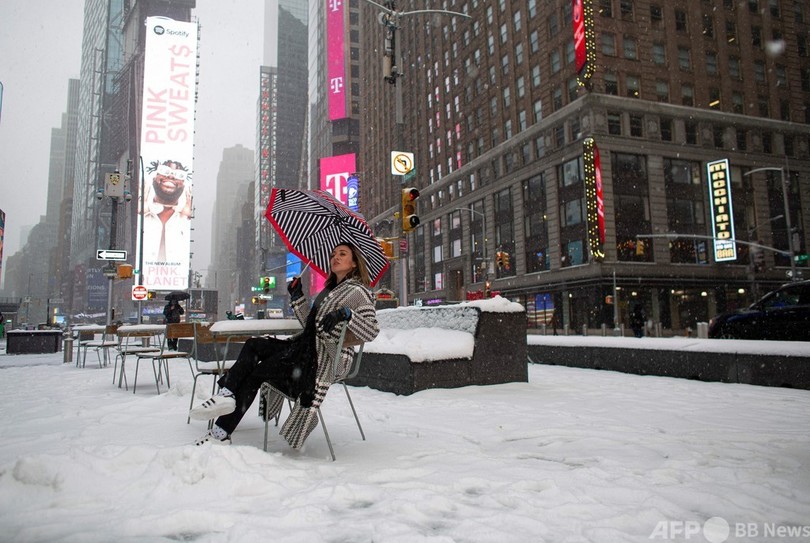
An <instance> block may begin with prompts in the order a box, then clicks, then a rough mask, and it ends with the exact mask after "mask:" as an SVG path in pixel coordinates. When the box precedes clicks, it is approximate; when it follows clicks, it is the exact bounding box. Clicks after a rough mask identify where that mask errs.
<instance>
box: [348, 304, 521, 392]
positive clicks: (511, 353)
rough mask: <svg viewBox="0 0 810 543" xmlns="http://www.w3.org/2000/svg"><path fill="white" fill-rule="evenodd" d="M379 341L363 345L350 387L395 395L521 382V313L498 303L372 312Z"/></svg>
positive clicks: (517, 307) (511, 305) (512, 307)
mask: <svg viewBox="0 0 810 543" xmlns="http://www.w3.org/2000/svg"><path fill="white" fill-rule="evenodd" d="M377 319H378V320H379V323H380V335H379V336H378V337H377V338H376V339H375V340H374V341H372V342H369V343H366V345H365V350H364V354H363V363H362V365H361V367H360V372H359V373H358V375H357V376H356V377H354V378H352V379H351V380H350V381H349V384H352V385H357V386H368V387H371V388H374V389H377V390H382V391H384V392H394V393H395V394H412V393H414V392H417V391H419V390H425V389H429V388H455V387H462V386H467V385H491V384H498V383H509V382H526V381H527V380H528V373H527V372H528V370H527V367H526V312H525V310H524V308H523V306H521V305H520V304H517V303H514V302H510V301H508V300H506V299H504V298H501V297H499V296H498V297H495V298H492V299H489V300H478V301H474V302H466V303H462V304H457V305H444V306H435V307H402V308H397V309H383V310H380V311H378V312H377Z"/></svg>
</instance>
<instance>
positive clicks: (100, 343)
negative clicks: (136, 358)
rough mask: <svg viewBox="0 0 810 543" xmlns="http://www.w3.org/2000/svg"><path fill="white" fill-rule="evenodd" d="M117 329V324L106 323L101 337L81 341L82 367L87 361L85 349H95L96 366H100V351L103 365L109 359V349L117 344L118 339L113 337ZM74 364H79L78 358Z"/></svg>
mask: <svg viewBox="0 0 810 543" xmlns="http://www.w3.org/2000/svg"><path fill="white" fill-rule="evenodd" d="M117 330H118V325H117V324H108V325H107V326H105V327H104V333H103V334H102V335H101V339H95V337H94V339H91V340H88V341H81V343H80V346H81V348H83V349H84V353H83V354H82V367H84V364H85V362H86V361H87V350H88V349H93V350H95V351H96V357H97V358H98V367H99V368H101V367H103V366H102V362H101V353H104V364H103V365H104V366H106V365H107V363H108V361H109V350H110V349H113V348H115V347H117V346H118V339H117V338H116V337H115V333H116V331H117ZM76 365H77V366H78V365H79V361H78V359H77V360H76Z"/></svg>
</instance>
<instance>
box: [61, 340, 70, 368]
mask: <svg viewBox="0 0 810 543" xmlns="http://www.w3.org/2000/svg"><path fill="white" fill-rule="evenodd" d="M62 351H63V354H62V363H64V364H68V363H70V362H73V338H72V337H70V336H66V337H65V339H63V340H62Z"/></svg>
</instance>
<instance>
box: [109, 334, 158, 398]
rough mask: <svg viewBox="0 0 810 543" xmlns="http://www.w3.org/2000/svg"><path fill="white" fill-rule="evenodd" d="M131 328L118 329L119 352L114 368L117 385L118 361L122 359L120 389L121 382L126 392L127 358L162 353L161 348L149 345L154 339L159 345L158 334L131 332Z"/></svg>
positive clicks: (119, 378)
mask: <svg viewBox="0 0 810 543" xmlns="http://www.w3.org/2000/svg"><path fill="white" fill-rule="evenodd" d="M129 328H133V327H129V326H122V327H120V328H119V329H118V352H117V353H116V355H115V365H114V366H113V384H115V374H116V373H117V372H118V359H119V358H120V359H121V373H120V374H119V375H118V388H121V381H123V382H124V387H125V389H126V390H129V385H128V384H127V373H126V367H125V365H126V361H127V356H129V355H138V354H143V353H157V352H160V347H158V346H157V345H150V344H149V343H151V340H153V339H154V340H155V342H156V343H157V341H158V340H159V339H160V335H159V334H158V333H156V332H155V331H154V330H146V329H134V330H130V329H129Z"/></svg>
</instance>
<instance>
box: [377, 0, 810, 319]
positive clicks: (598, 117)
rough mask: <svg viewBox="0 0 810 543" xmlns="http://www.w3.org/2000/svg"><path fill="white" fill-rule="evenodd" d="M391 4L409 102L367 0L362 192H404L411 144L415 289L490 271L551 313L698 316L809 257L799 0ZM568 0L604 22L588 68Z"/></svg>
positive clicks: (481, 284) (380, 212) (809, 158)
mask: <svg viewBox="0 0 810 543" xmlns="http://www.w3.org/2000/svg"><path fill="white" fill-rule="evenodd" d="M394 4H395V5H396V8H397V9H398V10H399V11H400V12H402V11H405V12H406V13H405V14H403V15H401V16H400V17H399V23H400V28H399V30H398V31H397V38H398V39H399V40H401V42H400V46H401V48H402V58H401V59H398V61H399V65H400V66H401V67H402V71H403V72H404V76H403V77H401V78H398V79H397V81H396V85H401V89H400V90H401V91H402V93H403V102H404V107H403V111H404V123H403V124H402V125H401V126H398V125H397V124H396V122H395V121H396V119H395V117H394V104H395V91H396V90H397V89H396V86H395V85H390V84H388V83H386V81H385V80H384V79H383V76H384V74H383V73H382V66H383V63H382V58H381V57H382V49H383V40H384V28H383V27H381V26H380V25H379V14H380V11H381V10H380V8H379V7H375V6H371V5H366V4H365V3H364V4H363V5H361V13H362V15H361V18H362V21H363V24H362V27H363V28H364V29H366V32H365V33H364V34H363V36H362V59H363V60H362V63H361V64H362V68H361V72H362V73H363V74H364V77H363V81H364V87H363V88H364V93H363V98H362V100H363V107H362V108H361V112H362V113H361V134H362V138H363V139H362V145H361V147H362V153H363V157H364V159H363V160H364V170H365V175H366V176H367V177H369V178H371V179H378V180H380V181H379V183H378V184H377V185H372V186H371V187H367V188H368V189H369V190H367V192H366V193H365V194H366V195H367V201H366V203H367V205H368V206H370V208H371V211H369V214H370V215H371V216H372V217H373V218H372V220H371V222H372V223H376V222H383V221H385V220H390V218H391V216H392V215H393V213H394V212H395V211H398V210H399V209H398V208H399V201H398V198H396V191H394V193H393V194H392V191H391V190H390V185H389V183H397V184H398V183H399V182H400V179H398V178H394V179H392V176H391V175H390V172H389V171H388V165H389V159H388V156H389V153H390V152H391V151H392V150H394V148H395V147H396V145H397V143H398V142H402V143H404V145H405V147H406V148H405V149H398V150H403V151H411V152H413V153H414V154H415V170H416V175H415V177H414V179H413V181H412V184H413V186H415V187H417V188H418V189H419V190H420V191H421V197H420V198H419V200H418V201H417V203H418V210H419V215H420V218H421V225H420V226H419V227H418V228H417V229H416V230H415V231H414V232H413V233H412V234H410V235H408V242H409V243H408V244H409V253H408V262H409V270H410V272H411V273H410V280H409V282H408V285H407V288H408V291H409V292H410V293H411V294H412V295H413V296H414V297H415V298H417V299H419V300H421V301H422V302H423V303H429V302H432V301H436V302H439V301H451V300H463V299H465V298H467V297H475V296H476V295H478V294H480V292H483V291H485V290H486V289H487V288H488V287H489V288H490V289H491V290H493V291H499V292H501V293H502V294H503V295H504V296H508V297H509V298H512V299H514V300H517V301H519V302H521V303H523V304H524V305H525V306H526V307H527V310H528V314H529V319H530V323H529V324H530V326H535V325H536V326H540V325H543V324H547V323H550V322H551V319H552V317H553V316H555V315H556V316H557V317H558V319H557V322H559V323H560V325H561V326H563V325H565V326H569V327H570V328H572V329H576V330H580V328H581V327H583V326H585V327H588V328H598V327H599V326H600V325H601V324H606V325H608V326H611V327H612V326H614V325H615V326H619V325H621V324H623V323H626V321H627V314H628V313H629V309H630V308H632V306H633V305H634V304H636V303H640V304H642V305H643V306H644V307H645V308H646V310H647V311H646V313H647V315H649V316H650V317H651V319H652V320H653V321H655V322H659V323H661V324H662V326H663V327H664V328H665V329H678V330H683V329H685V328H687V327H691V328H693V329H694V328H695V326H696V325H697V323H698V322H703V321H707V320H708V318H709V317H710V316H712V315H713V314H714V313H716V312H717V311H719V310H723V309H726V308H731V307H738V306H741V305H745V304H747V303H750V302H751V301H752V299H753V297H754V296H755V295H756V293H757V292H758V291H762V290H767V289H768V287H771V286H773V285H776V284H779V283H781V282H784V281H787V280H790V279H791V277H790V275H791V274H792V275H794V276H795V275H798V274H801V273H802V272H804V273H805V275H806V272H807V270H806V267H805V266H806V264H805V263H804V262H806V261H804V260H802V259H803V258H804V257H803V256H802V255H805V254H806V252H807V242H808V236H807V231H808V228H810V222H809V221H810V219H808V209H809V208H810V149H809V148H808V145H809V143H808V128H807V127H808V123H810V113H808V107H807V104H809V103H810V59H809V58H808V52H807V36H808V30H810V26H808V17H810V13H808V12H807V10H808V8H807V4H806V3H805V2H800V1H793V0H767V1H763V0H752V1H750V2H743V3H740V2H736V1H733V0H711V1H708V0H701V1H698V0H689V1H684V2H679V3H677V4H672V3H667V2H657V1H649V0H644V1H640V0H592V1H591V2H588V1H586V2H582V3H581V4H579V3H578V2H574V3H572V2H566V1H564V0H556V1H549V2H541V1H539V0H526V1H520V2H518V1H513V0H466V1H461V0H455V1H454V0H450V1H448V2H445V3H444V4H443V6H444V7H446V9H447V10H455V11H460V12H465V13H467V14H469V15H470V18H463V17H458V16H456V17H453V16H450V15H445V14H437V13H433V14H426V13H414V14H408V13H407V12H408V11H413V10H417V9H419V8H420V7H426V6H421V5H416V3H413V2H404V3H403V2H395V3H394ZM386 5H390V3H389V4H386ZM574 7H577V9H579V8H580V7H581V8H582V12H581V13H580V12H578V13H577V15H582V17H584V18H585V20H586V22H587V25H586V28H588V29H589V30H588V32H587V33H586V35H585V39H584V40H583V43H584V44H585V45H587V52H588V56H587V59H588V60H587V63H586V64H587V65H586V67H584V68H583V69H582V70H579V71H578V69H577V67H578V66H580V63H579V62H578V53H579V51H578V47H577V46H578V42H576V41H575V34H574V24H573V20H574V15H575V14H574V12H573V11H574ZM722 161H727V162H722ZM718 162H720V166H717V165H716V163H718ZM712 168H714V169H712ZM717 168H721V170H722V171H721V173H722V176H723V179H722V180H720V179H719V178H718V176H719V175H721V174H720V173H718V171H719V170H718V169H717ZM761 168H766V169H764V170H763V169H761ZM389 180H390V181H389ZM721 181H723V182H727V185H724V186H723V189H722V190H724V191H726V192H724V193H723V194H722V195H720V189H718V187H719V183H720V182H721ZM785 190H786V191H787V197H783V196H784V192H783V191H785ZM786 217H787V218H788V220H786ZM789 225H790V227H789ZM730 233H733V236H731V237H729V234H730ZM729 239H731V240H734V241H739V243H735V242H730V243H729ZM722 243H725V245H722V247H724V248H722V247H721V244H722ZM752 243H753V245H751V244H752ZM729 247H731V249H729ZM791 251H792V252H793V253H794V254H792V255H791V254H789V253H790V252H791ZM730 254H733V255H734V258H728V256H729V255H730ZM791 259H794V261H793V263H792V264H791ZM479 291H480V292H479Z"/></svg>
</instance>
